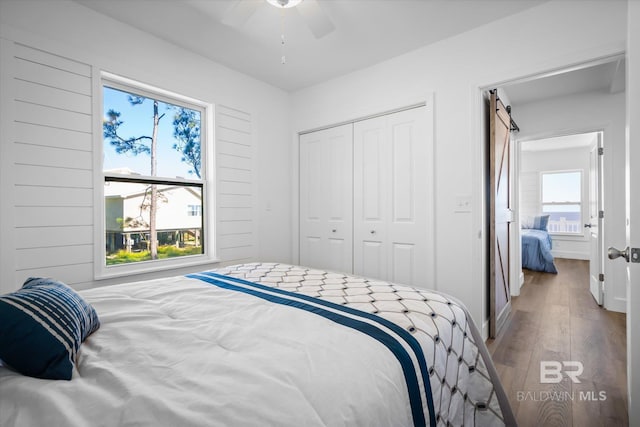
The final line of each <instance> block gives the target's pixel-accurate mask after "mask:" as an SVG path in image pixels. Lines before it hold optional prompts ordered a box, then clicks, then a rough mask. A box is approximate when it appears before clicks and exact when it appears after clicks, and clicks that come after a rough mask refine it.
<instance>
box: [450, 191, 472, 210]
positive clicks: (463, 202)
mask: <svg viewBox="0 0 640 427" xmlns="http://www.w3.org/2000/svg"><path fill="white" fill-rule="evenodd" d="M453 211H454V212H471V196H468V195H463V196H456V201H455V207H454V209H453Z"/></svg>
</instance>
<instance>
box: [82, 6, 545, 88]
mask: <svg viewBox="0 0 640 427" xmlns="http://www.w3.org/2000/svg"><path fill="white" fill-rule="evenodd" d="M75 1H76V2H77V3H80V4H82V5H84V6H86V7H89V8H91V9H93V10H95V11H97V12H99V13H102V14H104V15H107V16H110V17H112V18H114V19H116V20H119V21H122V22H124V23H127V24H130V25H132V26H134V27H136V28H138V29H140V30H143V31H145V32H148V33H151V34H153V35H155V36H157V37H159V38H161V39H164V40H166V41H169V42H171V43H174V44H176V45H178V46H181V47H183V48H185V49H189V50H191V51H193V52H196V53H198V54H200V55H202V56H204V57H207V58H210V59H212V60H214V61H216V62H218V63H221V64H223V65H226V66H228V67H229V68H232V69H234V70H237V71H240V72H242V73H245V74H248V75H250V76H253V77H255V78H256V79H259V80H262V81H264V82H267V83H270V84H272V85H274V86H277V87H279V88H282V89H284V90H286V91H295V90H298V89H301V88H304V87H307V86H311V85H314V84H316V83H320V82H323V81H326V80H329V79H331V78H334V77H337V76H340V75H343V74H346V73H349V72H351V71H354V70H357V69H360V68H364V67H367V66H370V65H373V64H375V63H378V62H380V61H383V60H386V59H389V58H392V57H395V56H398V55H401V54H403V53H406V52H409V51H411V50H414V49H417V48H419V47H421V46H424V45H427V44H431V43H434V42H437V41H439V40H442V39H445V38H447V37H451V36H454V35H456V34H460V33H463V32H466V31H469V30H471V29H473V28H476V27H480V26H482V25H484V24H487V23H489V22H492V21H495V20H498V19H500V18H503V17H505V16H509V15H512V14H515V13H518V12H521V11H523V10H525V9H528V8H531V7H533V6H536V5H539V4H540V3H541V2H542V1H545V0H518V1H506V0H455V1H453V0H318V5H319V7H320V9H321V12H323V13H324V14H326V16H327V17H328V18H329V19H330V20H331V21H332V22H333V24H334V26H335V30H334V31H333V32H331V33H329V34H327V35H326V36H324V37H321V38H315V37H314V36H313V34H312V33H311V31H310V30H309V28H308V26H307V25H306V22H305V21H304V20H303V17H302V16H301V15H300V12H299V11H298V10H296V8H292V9H285V10H279V9H278V8H276V7H274V6H271V5H269V4H268V3H266V1H264V0H243V1H248V2H255V3H258V4H257V8H256V10H255V13H253V14H252V15H251V16H250V17H249V19H248V20H246V21H245V22H244V23H243V24H242V25H240V26H231V25H225V24H223V23H222V22H223V21H225V16H228V15H227V14H228V13H230V10H232V8H233V7H234V6H235V5H236V3H237V2H238V1H239V0H180V1H166V0H75ZM140 17H144V19H140ZM281 34H284V36H285V45H284V49H283V47H282V45H281ZM283 54H284V55H285V57H286V63H285V64H282V63H281V56H282V55H283Z"/></svg>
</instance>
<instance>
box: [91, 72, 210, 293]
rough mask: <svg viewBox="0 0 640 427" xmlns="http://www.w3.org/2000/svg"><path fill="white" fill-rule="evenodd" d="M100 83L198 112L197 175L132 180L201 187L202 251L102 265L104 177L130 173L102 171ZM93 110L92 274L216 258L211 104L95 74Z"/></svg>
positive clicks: (114, 273)
mask: <svg viewBox="0 0 640 427" xmlns="http://www.w3.org/2000/svg"><path fill="white" fill-rule="evenodd" d="M104 86H108V87H112V88H114V89H119V90H123V91H126V92H130V93H134V94H139V95H142V96H147V97H150V98H154V99H157V100H159V101H162V102H167V103H170V104H178V105H184V106H185V107H188V108H192V109H195V110H198V111H200V112H201V123H202V124H201V133H200V144H201V146H200V153H201V165H202V168H201V176H202V177H201V179H197V180H194V179H185V178H165V177H149V176H138V175H136V179H140V180H145V179H148V180H153V181H159V182H160V181H161V183H165V184H166V183H169V184H176V185H186V186H190V185H194V184H196V185H198V186H199V185H200V184H201V185H202V207H201V212H202V226H203V228H204V230H203V241H204V248H203V249H204V251H203V252H204V253H203V254H200V255H188V256H184V257H174V258H168V259H162V260H151V261H139V262H135V263H126V264H117V265H110V266H107V265H106V262H105V260H106V247H105V246H106V245H105V243H106V242H105V239H106V237H105V198H104V182H105V180H106V179H107V178H115V179H127V178H129V179H130V178H131V176H129V175H120V174H115V173H108V174H105V173H104V171H103V161H102V159H103V150H104V145H103V144H104V138H103V131H102V118H103V117H104V111H103V109H104V105H103V88H104ZM93 88H94V91H93V93H94V104H93V105H94V111H97V112H99V113H100V114H99V117H94V128H93V129H94V242H95V244H94V278H95V279H96V280H101V279H108V278H112V277H120V276H129V275H135V274H144V273H151V272H156V271H163V270H169V269H176V268H181V267H189V266H195V265H201V264H210V263H214V262H218V261H219V259H218V258H217V256H216V247H217V242H216V241H215V235H216V234H215V229H214V227H215V212H216V204H215V191H214V188H215V185H214V183H215V169H214V161H213V153H214V145H213V141H214V139H213V132H214V131H213V129H214V128H213V114H214V106H213V104H211V103H207V102H204V101H201V100H198V99H194V98H190V97H187V96H183V95H180V94H177V93H174V92H170V91H167V90H164V89H160V88H157V87H154V86H151V85H148V84H145V83H141V82H138V81H135V80H131V79H128V78H125V77H121V76H118V75H115V74H111V73H108V72H104V71H101V72H96V73H94V79H93Z"/></svg>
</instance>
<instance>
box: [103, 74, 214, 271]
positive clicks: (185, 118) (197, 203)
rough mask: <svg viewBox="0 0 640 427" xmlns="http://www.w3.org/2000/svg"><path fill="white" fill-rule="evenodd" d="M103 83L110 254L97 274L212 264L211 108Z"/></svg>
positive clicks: (141, 88)
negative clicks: (208, 216) (209, 223)
mask: <svg viewBox="0 0 640 427" xmlns="http://www.w3.org/2000/svg"><path fill="white" fill-rule="evenodd" d="M102 83H103V85H102V100H103V102H102V107H103V117H102V129H101V130H102V134H103V141H102V147H101V148H102V180H103V201H104V217H103V220H104V229H103V232H104V234H103V236H104V237H103V238H104V245H103V247H104V253H103V257H102V259H101V268H100V269H99V270H101V272H102V274H100V273H98V274H97V276H106V277H108V276H111V275H120V274H127V273H131V272H137V271H150V270H155V269H162V268H171V267H179V266H183V265H187V264H189V263H193V262H194V261H199V262H205V261H210V260H211V258H212V254H211V251H207V250H206V249H208V246H209V245H211V244H212V243H213V242H210V241H208V237H207V236H209V235H210V234H208V233H207V231H208V229H207V224H206V223H207V221H206V215H205V214H207V213H208V212H213V211H214V209H212V208H211V207H208V206H207V205H206V203H205V200H207V199H210V198H208V197H206V192H207V187H208V186H207V181H206V173H207V170H206V169H207V163H208V162H207V161H206V157H205V155H206V147H205V141H206V135H207V130H208V129H207V127H208V125H207V123H208V120H207V118H208V117H209V114H208V113H209V112H208V111H207V108H208V106H207V105H206V104H202V103H200V102H197V101H196V102H189V100H187V99H186V98H184V97H181V96H176V97H175V98H174V97H172V96H171V95H170V94H168V93H167V92H165V91H160V90H158V92H155V91H154V90H153V88H150V87H148V86H145V85H140V86H137V85H135V84H128V83H129V82H127V83H123V82H122V81H119V80H118V79H114V80H113V81H112V80H111V79H103V82H102ZM185 206H187V207H188V208H187V209H186V210H185ZM140 266H144V267H140ZM116 270H117V271H118V273H115V271H116Z"/></svg>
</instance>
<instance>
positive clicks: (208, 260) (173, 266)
mask: <svg viewBox="0 0 640 427" xmlns="http://www.w3.org/2000/svg"><path fill="white" fill-rule="evenodd" d="M186 258H189V259H186ZM220 261H221V260H220V259H219V258H215V257H210V256H207V255H192V256H189V257H183V258H181V259H175V258H174V259H170V260H161V261H140V262H137V263H135V264H121V265H113V266H109V267H106V266H103V267H102V268H101V270H100V271H96V272H95V275H94V278H95V280H105V279H112V278H116V277H123V276H134V275H138V274H145V273H156V272H159V271H168V270H177V269H180V268H185V267H193V266H197V265H204V264H214V263H217V262H220Z"/></svg>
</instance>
